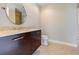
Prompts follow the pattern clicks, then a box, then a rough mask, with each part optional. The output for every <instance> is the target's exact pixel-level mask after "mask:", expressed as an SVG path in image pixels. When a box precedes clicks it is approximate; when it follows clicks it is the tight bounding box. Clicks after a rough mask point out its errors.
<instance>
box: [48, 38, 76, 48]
mask: <svg viewBox="0 0 79 59" xmlns="http://www.w3.org/2000/svg"><path fill="white" fill-rule="evenodd" d="M48 41H49V42H53V43H58V44H64V45H68V46H71V47H75V48H77V44H72V43H68V42H62V41H58V40H51V39H50V40H48Z"/></svg>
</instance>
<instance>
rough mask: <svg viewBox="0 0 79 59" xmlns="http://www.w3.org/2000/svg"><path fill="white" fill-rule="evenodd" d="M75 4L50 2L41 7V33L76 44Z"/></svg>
mask: <svg viewBox="0 0 79 59" xmlns="http://www.w3.org/2000/svg"><path fill="white" fill-rule="evenodd" d="M76 14H77V13H76V4H50V5H48V6H44V7H43V8H41V21H42V23H41V24H42V25H41V27H42V30H43V31H42V32H43V33H42V34H47V35H48V37H49V39H51V40H57V41H62V42H67V43H71V44H76V20H77V17H76V16H77V15H76Z"/></svg>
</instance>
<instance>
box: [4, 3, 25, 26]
mask: <svg viewBox="0 0 79 59" xmlns="http://www.w3.org/2000/svg"><path fill="white" fill-rule="evenodd" d="M5 11H6V14H7V16H8V18H9V20H10V21H11V22H12V23H14V24H17V25H20V24H22V23H24V17H25V16H26V11H25V8H24V6H23V5H22V4H18V3H9V4H6V8H5Z"/></svg>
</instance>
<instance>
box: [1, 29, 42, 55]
mask: <svg viewBox="0 0 79 59" xmlns="http://www.w3.org/2000/svg"><path fill="white" fill-rule="evenodd" d="M40 45H41V31H40V30H38V31H32V32H28V33H21V34H16V35H11V36H6V37H0V55H31V54H33V53H34V51H35V50H36V49H37V48H38V47H39V46H40Z"/></svg>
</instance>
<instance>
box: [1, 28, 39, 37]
mask: <svg viewBox="0 0 79 59" xmlns="http://www.w3.org/2000/svg"><path fill="white" fill-rule="evenodd" d="M36 30H40V29H22V30H5V31H4V30H0V37H4V36H9V35H15V34H20V33H24V32H31V31H36Z"/></svg>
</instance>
